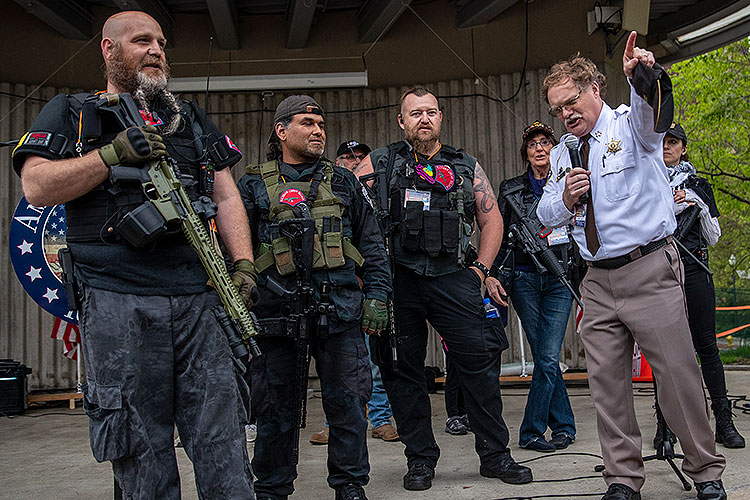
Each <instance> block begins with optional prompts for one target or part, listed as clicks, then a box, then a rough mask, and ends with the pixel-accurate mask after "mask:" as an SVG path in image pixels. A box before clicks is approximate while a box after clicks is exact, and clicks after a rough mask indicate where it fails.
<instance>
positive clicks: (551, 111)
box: [547, 90, 583, 116]
mask: <svg viewBox="0 0 750 500" xmlns="http://www.w3.org/2000/svg"><path fill="white" fill-rule="evenodd" d="M582 93H583V90H579V91H578V93H577V94H576V96H575V97H574V98H572V99H570V100H568V102H566V103H565V104H563V105H561V106H555V107H553V108H549V110H548V111H547V112H548V113H549V114H550V115H552V116H560V115H561V114H562V112H563V110H564V109H570V108H572V107H573V106H575V105H576V104H578V99H579V98H580V97H581V94H582Z"/></svg>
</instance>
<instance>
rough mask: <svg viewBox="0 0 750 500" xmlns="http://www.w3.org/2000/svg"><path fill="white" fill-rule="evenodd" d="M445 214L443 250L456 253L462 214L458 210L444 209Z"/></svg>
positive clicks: (443, 213)
mask: <svg viewBox="0 0 750 500" xmlns="http://www.w3.org/2000/svg"><path fill="white" fill-rule="evenodd" d="M442 216H443V250H444V251H445V252H446V253H449V254H452V253H455V252H456V250H457V249H458V240H459V237H460V232H461V225H462V222H461V216H460V215H459V214H458V212H451V211H447V210H444V211H443V212H442Z"/></svg>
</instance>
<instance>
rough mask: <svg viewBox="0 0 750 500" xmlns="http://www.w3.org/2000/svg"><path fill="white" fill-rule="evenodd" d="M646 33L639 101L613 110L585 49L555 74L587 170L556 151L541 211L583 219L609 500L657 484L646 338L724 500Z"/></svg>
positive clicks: (626, 498)
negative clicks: (647, 458)
mask: <svg viewBox="0 0 750 500" xmlns="http://www.w3.org/2000/svg"><path fill="white" fill-rule="evenodd" d="M635 39H636V33H635V32H632V33H631V34H630V36H629V38H628V41H627V44H626V48H625V53H624V55H623V71H624V73H625V76H626V77H627V78H628V81H629V83H630V84H631V91H630V101H631V106H626V105H624V104H623V105H621V106H620V107H618V108H617V109H612V108H610V107H609V106H607V104H606V103H604V101H603V96H604V93H605V91H606V80H605V78H604V76H603V75H602V74H601V73H600V72H599V71H598V70H597V69H596V66H595V65H594V63H592V62H591V61H590V60H588V59H585V58H583V57H581V56H576V57H573V58H571V59H570V60H568V61H563V62H560V63H558V64H556V65H555V66H553V67H552V69H551V70H550V73H549V74H548V75H547V78H546V79H545V81H544V87H543V94H544V96H545V97H546V99H547V102H548V103H549V105H550V113H551V114H553V115H554V116H557V117H558V118H559V119H560V120H561V121H562V122H563V123H564V124H565V126H566V128H567V129H568V132H570V133H572V134H573V135H574V136H576V137H577V138H579V140H580V158H581V164H582V167H583V168H580V167H579V168H571V165H572V162H571V157H570V154H569V150H568V148H567V147H566V146H565V145H564V144H563V143H562V142H561V143H560V144H559V145H558V146H556V147H555V148H554V149H553V150H552V152H551V162H552V173H551V176H550V179H549V180H548V182H547V184H546V186H545V188H544V195H543V197H542V199H541V202H540V203H539V207H538V209H537V213H538V215H539V219H540V220H541V221H542V223H543V224H545V225H547V226H550V227H559V226H564V225H568V224H570V225H572V233H573V237H574V238H575V240H576V242H577V243H578V246H579V247H580V249H581V255H582V256H583V258H584V259H585V260H586V261H587V262H588V265H589V270H588V273H587V274H586V277H585V278H584V280H583V283H582V284H581V293H582V297H583V303H584V315H583V319H582V321H581V339H582V340H583V343H584V347H585V349H586V362H587V367H588V377H589V385H590V387H591V396H592V399H593V400H594V405H595V406H596V411H597V423H598V432H599V440H600V442H601V448H602V455H603V456H604V464H605V466H606V472H605V473H604V476H605V481H606V482H607V484H608V486H609V489H608V490H607V493H606V494H605V495H604V496H603V497H602V500H640V498H641V496H640V493H639V490H640V489H641V487H642V486H643V482H644V480H645V472H644V467H643V460H642V458H641V435H640V431H639V429H638V424H637V422H636V417H635V410H634V407H633V391H632V366H631V362H632V354H633V341H634V340H635V341H636V342H638V345H639V346H640V347H641V349H642V350H643V352H644V353H645V356H646V358H647V359H648V361H649V363H650V364H651V366H652V368H653V371H654V374H655V377H656V379H657V380H658V383H659V399H660V401H659V402H660V405H661V408H662V410H663V413H664V417H665V419H666V421H667V423H668V424H669V426H670V428H671V429H673V430H674V432H675V434H677V436H678V438H679V440H680V443H681V445H682V451H683V452H684V454H685V459H684V460H683V462H682V469H683V471H684V472H685V473H686V474H687V475H688V476H689V477H690V478H692V479H693V481H694V482H695V485H696V490H697V492H698V499H699V500H723V499H726V493H725V491H724V487H723V485H722V482H721V479H720V478H721V474H722V472H723V471H724V466H725V461H724V457H723V456H721V455H720V454H718V453H717V452H716V447H715V444H714V439H713V434H712V431H711V428H710V426H709V423H708V410H707V405H706V400H705V398H704V397H703V396H702V395H703V387H702V383H701V375H700V371H699V369H698V365H697V362H696V359H695V354H694V352H693V346H692V343H691V340H690V330H689V327H688V322H687V312H686V308H685V298H684V293H683V269H682V267H681V262H680V256H679V253H678V251H677V248H676V247H675V245H674V243H673V242H672V239H671V236H670V235H671V234H672V233H674V230H675V228H676V226H677V223H676V220H675V217H674V213H673V210H672V204H673V202H672V192H671V190H670V188H669V184H668V180H667V172H666V167H665V166H664V162H663V160H662V139H663V136H664V134H663V133H660V132H656V131H655V130H661V132H663V130H665V129H666V127H665V126H664V123H665V122H666V120H665V118H666V119H668V120H670V121H671V116H672V109H673V108H672V101H671V83H670V82H669V78H668V76H667V75H666V73H665V72H664V71H663V69H662V68H661V67H660V66H659V65H655V61H654V56H653V54H652V53H651V52H649V51H647V50H644V49H640V48H638V47H636V46H635ZM666 126H668V125H666ZM574 150H575V148H574ZM584 193H587V195H586V196H583V198H582V197H581V195H583V194H584Z"/></svg>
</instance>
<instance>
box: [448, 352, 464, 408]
mask: <svg viewBox="0 0 750 500" xmlns="http://www.w3.org/2000/svg"><path fill="white" fill-rule="evenodd" d="M445 412H446V413H447V414H448V417H449V418H450V417H460V416H461V415H466V404H465V403H464V393H463V389H461V382H460V380H459V378H458V374H457V373H456V364H455V363H453V362H452V361H451V353H449V352H446V353H445Z"/></svg>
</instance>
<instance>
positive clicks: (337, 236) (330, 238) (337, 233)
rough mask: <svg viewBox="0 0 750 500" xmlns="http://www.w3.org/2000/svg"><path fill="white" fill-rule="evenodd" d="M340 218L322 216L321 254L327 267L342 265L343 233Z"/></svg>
mask: <svg viewBox="0 0 750 500" xmlns="http://www.w3.org/2000/svg"><path fill="white" fill-rule="evenodd" d="M341 231H342V228H341V218H340V217H335V216H330V217H329V216H326V217H323V255H324V256H325V261H326V264H327V266H328V269H332V268H335V267H340V266H343V265H344V262H345V260H344V247H343V234H342V233H341Z"/></svg>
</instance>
